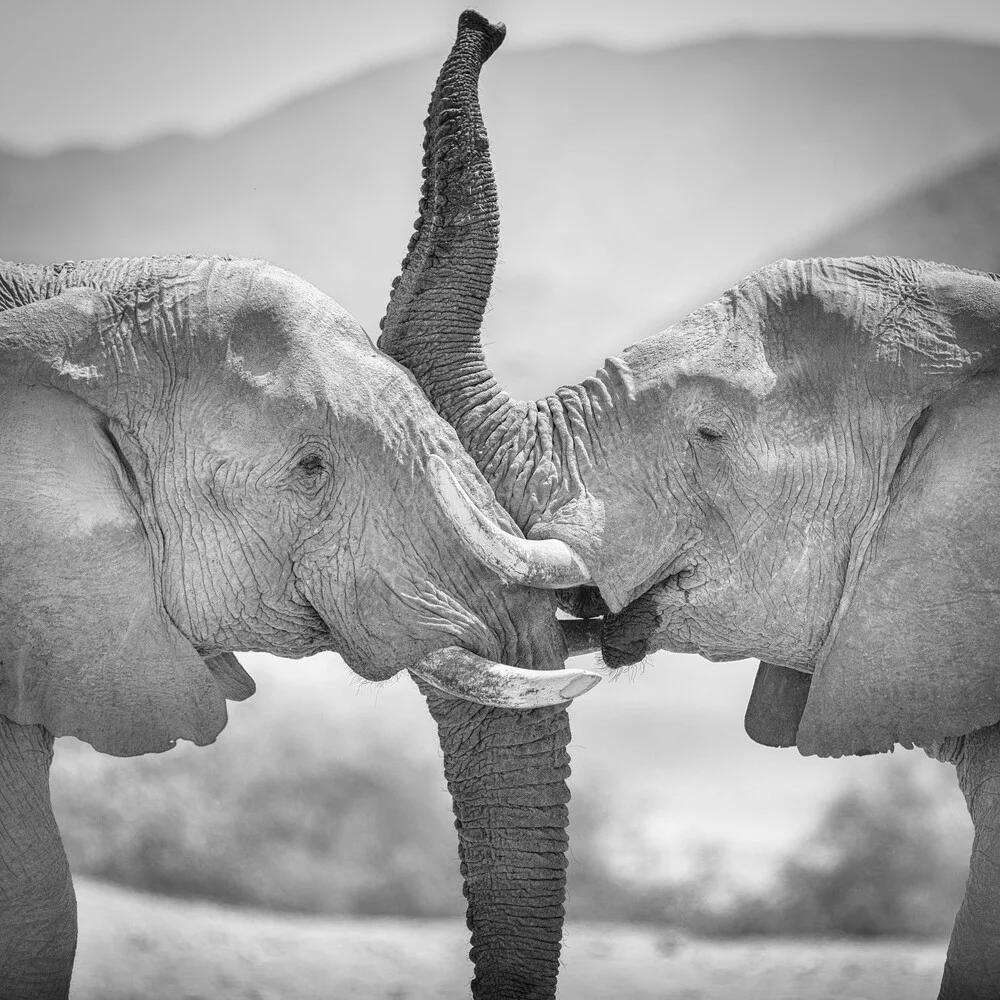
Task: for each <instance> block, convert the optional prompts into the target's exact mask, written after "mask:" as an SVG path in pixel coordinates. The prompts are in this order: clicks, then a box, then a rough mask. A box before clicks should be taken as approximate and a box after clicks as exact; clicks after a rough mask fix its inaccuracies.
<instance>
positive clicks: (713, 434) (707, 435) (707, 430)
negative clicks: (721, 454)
mask: <svg viewBox="0 0 1000 1000" xmlns="http://www.w3.org/2000/svg"><path fill="white" fill-rule="evenodd" d="M698 437H700V438H701V439H702V441H720V440H721V439H722V438H723V437H725V435H724V434H723V433H722V431H718V430H716V429H715V428H714V427H708V426H706V425H704V424H703V425H702V426H701V427H699V428H698Z"/></svg>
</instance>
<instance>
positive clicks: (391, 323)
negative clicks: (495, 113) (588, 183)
mask: <svg viewBox="0 0 1000 1000" xmlns="http://www.w3.org/2000/svg"><path fill="white" fill-rule="evenodd" d="M504 33H505V29H504V28H503V26H502V25H492V24H490V23H489V22H488V21H487V20H486V19H485V18H483V17H481V16H480V15H479V14H477V13H475V12H474V11H468V10H467V11H465V13H463V14H462V15H461V17H460V18H459V22H458V36H457V38H456V40H455V45H454V47H453V48H452V50H451V53H450V55H449V56H448V59H447V60H446V61H445V64H444V66H443V67H442V69H441V73H440V75H439V77H438V81H437V86H436V87H435V89H434V94H433V97H432V98H431V103H430V107H429V109H428V114H427V119H426V121H425V123H424V125H425V129H426V131H425V137H424V160H423V167H424V170H423V178H424V180H423V186H422V188H421V192H420V209H419V211H420V215H419V218H418V219H417V221H416V223H415V226H414V228H415V232H414V234H413V237H412V238H411V240H410V245H409V247H408V248H407V253H406V257H405V258H404V260H403V264H402V273H401V274H400V276H399V277H398V278H397V279H396V280H395V282H394V283H393V286H392V294H391V296H390V299H389V305H388V307H387V309H386V314H385V317H384V318H383V320H382V324H381V325H382V335H381V336H380V337H379V341H378V345H379V347H380V348H381V349H382V350H383V351H385V352H386V353H387V354H389V355H390V356H391V357H393V358H395V359H396V360H397V361H399V362H400V364H403V365H405V366H406V367H407V368H409V369H410V371H412V372H413V374H414V375H415V376H416V378H417V380H418V381H419V382H420V385H421V387H422V388H423V389H424V391H425V392H426V393H427V395H428V398H429V399H430V400H431V402H432V403H433V404H434V406H435V407H436V408H437V410H438V412H439V413H441V414H442V415H443V416H444V417H445V419H446V420H448V422H449V423H451V424H452V425H453V426H454V427H455V428H456V429H457V430H458V432H459V437H460V438H461V439H462V442H463V444H464V445H465V447H466V448H467V449H468V450H469V451H470V453H471V454H472V456H473V458H475V459H476V461H477V463H480V464H481V460H482V458H483V455H484V453H485V451H486V450H487V449H488V440H489V437H490V435H491V434H492V433H493V432H494V431H495V430H496V429H497V428H498V427H500V426H501V425H502V424H503V423H504V418H505V416H506V415H507V414H508V411H509V410H510V401H509V399H508V397H507V394H506V393H505V392H503V390H501V389H500V387H499V385H498V384H497V382H496V380H495V379H494V378H493V375H492V374H491V372H490V370H489V368H488V367H487V365H486V361H485V358H484V356H483V351H482V347H481V346H480V343H479V328H480V326H481V324H482V321H483V314H484V313H485V311H486V304H487V301H488V299H489V294H490V287H491V285H492V282H493V270H494V268H495V267H496V260H497V250H498V246H499V210H498V208H497V192H496V184H495V183H494V180H493V168H492V165H491V163H490V155H489V141H488V139H487V137H486V129H485V127H484V126H483V120H482V115H481V113H480V110H479V96H478V89H477V88H478V82H479V71H480V69H481V68H482V65H483V63H484V62H485V61H486V60H487V59H488V58H489V57H490V56H491V55H492V54H493V52H495V51H496V49H497V47H498V46H499V45H500V43H501V42H502V41H503V38H504ZM473 411H475V417H474V418H473V416H472V412H473ZM484 418H486V419H484Z"/></svg>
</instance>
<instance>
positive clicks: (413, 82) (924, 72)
mask: <svg viewBox="0 0 1000 1000" xmlns="http://www.w3.org/2000/svg"><path fill="white" fill-rule="evenodd" d="M511 30H516V26H514V25H512V26H511ZM443 56H444V52H443V51H442V52H441V53H439V55H438V56H436V57H434V58H425V59H420V60H415V61H412V62H407V63H404V64H399V65H395V66H392V67H388V68H385V69H382V70H379V71H378V72H373V73H370V74H367V75H365V76H362V77H359V78H357V79H355V80H352V81H349V82H346V83H341V84H339V85H337V86H333V87H330V88H328V89H326V90H323V91H321V92H318V93H316V94H314V95H312V96H311V97H307V98H304V99H301V100H298V101H296V102H294V103H291V104H289V105H287V106H286V107H284V108H281V109H279V110H278V111H275V112H274V113H272V114H269V115H267V116H265V117H263V118H261V119H259V120H257V121H255V122H253V123H250V124H249V125H246V126H244V127H242V128H240V129H237V130H235V131H233V132H230V133H228V134H225V135H222V136H219V137H216V138H211V139H194V138H188V137H176V136H173V137H165V138H163V139H160V140H157V141H155V142H150V143H145V144H142V145H140V146H137V147H135V148H133V149H130V150H127V151H125V152H119V153H103V152H96V151H72V152H66V153H62V154H58V155H54V156H49V157H45V158H38V159H36V158H32V157H22V156H17V155H13V154H5V155H0V219H2V221H3V242H2V244H0V255H2V256H5V257H8V258H14V259H27V260H37V261H43V260H58V259H65V258H85V257H94V256H101V255H108V254H146V253H172V252H181V251H189V250H190V251H202V252H219V253H233V254H238V255H245V256H262V257H267V258H269V259H271V260H273V261H275V262H276V263H278V264H281V265H283V266H285V267H287V268H289V269H291V270H293V271H296V272H299V273H300V274H302V275H304V276H305V277H307V278H308V279H310V280H311V281H313V282H315V283H316V284H317V285H319V286H320V287H321V288H323V289H324V290H326V291H328V292H329V293H330V294H332V295H333V296H334V297H335V298H337V299H338V300H339V301H341V302H342V303H343V304H344V305H345V306H347V307H348V308H349V309H351V311H352V312H354V313H355V314H356V315H357V317H358V318H359V319H360V320H361V322H362V323H363V324H364V325H365V326H366V328H367V329H368V330H369V333H371V334H373V335H374V333H375V332H376V329H377V322H378V319H379V317H380V315H381V313H382V310H383V308H384V305H385V301H386V297H387V294H388V288H389V283H390V281H391V279H392V278H393V276H394V275H395V274H396V272H397V268H398V265H399V260H400V258H401V256H402V253H403V250H404V247H405V245H406V241H407V238H408V235H409V232H410V227H411V225H412V221H413V217H414V214H415V211H416V202H417V192H418V186H419V177H420V140H421V128H422V124H421V123H422V120H423V116H424V113H425V110H426V103H427V97H428V95H429V93H430V90H431V88H432V86H433V83H434V79H435V76H436V73H437V70H438V67H439V65H440V61H441V59H442V58H443ZM998 93H1000V50H997V49H994V48H988V47H980V46H975V45H968V44H964V43H959V42H947V41H889V40H880V41H860V40H846V39H845V40H825V41H824V40H808V39H788V40H767V39H733V40H728V41H723V42H718V43H714V44H700V45H691V46H687V47H684V48H678V49H670V50H665V51H659V52H654V53H648V54H635V53H612V52H609V51H605V50H603V49H599V48H591V47H583V46H570V47H565V48H560V49H557V50H549V51H537V52H531V53H516V52H508V51H506V50H503V49H501V51H500V52H499V53H498V54H497V56H496V57H495V58H494V60H493V61H491V63H490V65H489V66H488V67H487V68H486V70H485V74H484V81H483V104H484V112H485V116H486V121H487V126H488V128H489V130H490V134H491V137H492V141H493V149H494V156H495V165H496V169H497V175H498V180H499V185H500V196H501V213H502V234H503V246H502V256H503V260H502V264H501V267H500V270H499V272H498V280H497V283H496V287H495V294H494V297H493V304H492V310H491V313H490V315H489V317H488V320H487V327H486V338H487V340H488V341H491V342H492V343H491V346H490V347H489V355H490V359H491V360H492V361H493V363H494V364H495V366H496V368H497V369H498V372H499V374H500V376H501V378H502V379H503V380H504V381H505V382H507V383H508V385H509V386H510V387H511V389H512V390H513V391H514V392H515V393H517V394H518V395H534V394H537V393H540V392H544V391H546V390H548V389H551V388H552V387H553V386H554V385H555V384H556V383H557V382H559V381H565V380H569V379H575V378H578V377H580V376H583V375H585V374H588V373H589V372H591V371H592V370H593V369H594V367H595V366H596V365H598V364H600V362H601V361H602V359H603V357H604V355H605V354H608V353H613V352H616V351H618V350H620V349H621V348H622V347H623V346H624V345H625V344H627V343H629V342H631V341H633V340H635V339H637V338H638V337H640V336H643V335H645V334H648V333H650V332H653V331H654V330H655V329H657V328H658V327H659V326H661V325H662V322H663V320H664V319H665V318H670V317H672V316H676V315H677V314H678V313H679V312H680V311H681V310H682V309H683V308H685V307H687V306H688V305H689V304H690V303H691V301H692V300H694V299H700V298H702V297H710V296H713V295H715V294H717V293H718V292H719V291H720V290H721V289H723V288H725V287H726V286H727V285H729V284H730V283H732V281H734V280H735V279H737V278H738V277H740V276H741V275H742V274H745V273H746V272H747V271H749V270H751V269H752V268H753V267H755V266H757V265H758V264H761V263H764V262H766V261H768V260H771V259H774V258H775V257H779V256H787V255H789V254H792V253H795V252H797V250H798V249H799V248H801V247H803V246H808V245H809V244H810V241H812V240H814V239H815V236H816V234H817V233H822V232H827V231H834V230H837V229H838V227H841V226H843V225H844V224H845V222H846V221H847V220H850V219H854V218H858V217H860V216H861V215H862V214H863V213H865V212H867V211H869V210H873V209H875V208H877V207H879V206H881V205H882V204H883V203H884V202H886V201H887V200H888V199H891V198H894V197H897V196H898V195H899V194H900V193H901V192H905V191H910V190H913V189H915V188H917V187H919V186H920V185H921V184H923V183H926V182H928V181H929V180H930V179H932V178H937V177H940V176H942V175H944V174H946V173H948V172H949V171H952V170H954V169H956V168H958V167H960V166H962V165H964V164H966V163H968V162H969V161H970V160H971V159H973V158H975V157H978V156H981V155H983V154H984V152H985V151H986V150H988V149H990V148H992V147H994V146H995V145H996V144H997V143H998V142H1000V101H997V100H996V95H997V94H998Z"/></svg>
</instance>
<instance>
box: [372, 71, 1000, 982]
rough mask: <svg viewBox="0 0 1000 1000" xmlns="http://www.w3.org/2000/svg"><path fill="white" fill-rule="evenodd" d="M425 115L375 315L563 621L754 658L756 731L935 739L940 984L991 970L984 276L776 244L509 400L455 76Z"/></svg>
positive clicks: (998, 324)
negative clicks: (712, 287)
mask: <svg viewBox="0 0 1000 1000" xmlns="http://www.w3.org/2000/svg"><path fill="white" fill-rule="evenodd" d="M432 111H433V108H432ZM426 127H427V134H426V141H425V149H426V151H427V155H426V158H425V166H426V170H425V182H424V190H423V197H422V199H421V206H420V218H419V220H418V223H417V232H416V234H415V236H414V240H413V242H412V244H411V248H410V255H409V258H408V260H413V259H417V260H422V261H425V262H433V267H432V266H430V264H427V265H426V266H425V267H424V268H423V269H422V270H419V271H413V272H411V274H412V275H414V276H415V277H411V279H410V287H408V288H406V289H405V291H406V297H405V298H404V299H403V300H402V301H400V300H399V297H398V294H397V298H395V299H394V300H393V301H392V302H391V303H390V308H389V311H388V313H387V316H386V322H385V324H384V327H383V330H382V334H381V336H380V338H379V342H378V343H379V346H380V348H381V349H382V350H384V351H385V352H386V353H388V354H389V355H390V356H392V357H394V358H395V359H396V360H398V361H400V362H401V363H402V364H404V365H406V366H407V367H408V368H409V369H410V370H411V371H412V372H413V373H414V375H415V377H416V378H417V380H418V382H419V383H420V385H421V386H422V387H423V388H424V390H425V391H426V393H427V395H428V397H429V398H430V400H431V401H432V402H433V404H434V406H435V408H436V409H437V410H438V412H439V413H440V414H442V416H444V417H445V418H446V419H447V420H448V422H449V423H451V424H452V425H453V426H454V427H455V429H456V431H457V433H458V435H459V438H460V439H461V441H462V444H463V445H464V447H465V448H466V450H467V451H468V452H469V454H470V455H471V456H472V457H473V458H474V459H475V461H476V463H477V464H478V466H479V468H480V470H481V471H482V472H483V474H484V476H485V477H486V479H487V481H488V482H489V483H490V485H491V487H492V488H493V490H494V492H495V494H496V496H497V498H498V499H499V500H500V502H501V503H502V505H503V506H504V507H505V508H506V510H507V511H508V512H509V513H510V514H511V516H512V517H513V518H514V520H515V522H516V523H517V525H518V527H519V528H520V529H521V530H522V531H523V532H524V534H525V536H526V537H527V538H529V539H533V540H558V541H562V542H564V543H565V544H566V545H567V546H569V547H570V549H571V550H572V551H573V552H574V553H575V554H576V557H577V562H578V565H579V567H580V573H579V575H578V577H577V579H576V580H575V581H573V584H572V586H570V585H567V586H566V587H564V588H562V589H560V590H559V591H558V593H557V596H558V601H559V603H560V605H561V607H562V608H563V610H564V611H566V612H568V613H569V614H571V615H575V616H577V617H578V618H579V619H580V621H581V624H580V632H579V633H578V635H579V637H580V638H581V642H580V644H579V646H578V648H579V649H581V650H582V649H585V648H587V646H588V642H590V643H592V644H593V646H594V647H596V648H599V649H600V650H601V655H602V657H603V660H604V662H605V663H606V664H607V665H608V666H611V667H620V666H623V665H625V664H630V663H634V662H637V661H638V660H640V659H642V657H644V656H645V655H646V654H647V653H649V652H651V651H653V650H656V649H668V650H673V651H678V652H692V653H700V654H701V655H702V656H704V657H706V658H708V659H710V660H717V661H719V660H722V661H724V660H737V659H744V658H747V657H752V658H756V659H758V660H759V661H760V666H759V669H758V673H757V677H756V681H755V684H754V688H753V691H752V694H751V696H750V700H749V704H748V708H747V713H746V720H745V726H746V730H747V732H748V733H749V735H750V736H751V737H752V738H753V739H754V740H756V741H757V742H760V743H763V744H766V745H771V746H776V747H788V746H797V747H798V749H799V751H800V752H801V753H803V754H806V755H819V756H843V755H850V754H867V753H877V752H884V751H890V750H892V749H893V748H894V747H895V746H897V745H898V746H902V747H905V748H913V747H915V746H917V747H921V748H923V749H924V750H926V752H927V753H929V754H930V755H931V756H934V757H936V758H938V759H940V760H944V761H950V762H952V763H955V764H956V765H957V774H958V780H959V783H960V785H961V788H962V790H963V792H964V794H965V797H966V800H967V803H968V807H969V811H970V814H971V816H972V819H973V823H974V826H975V845H974V848H973V853H972V859H971V863H970V877H969V882H968V886H967V892H966V896H965V899H964V902H963V903H962V906H961V908H960V911H959V914H958V916H957V919H956V923H955V928H954V932H953V936H952V939H951V943H950V946H949V950H948V957H947V960H946V966H945V970H944V976H943V979H942V985H941V993H940V995H941V997H946V998H959V997H961V998H970V997H995V996H997V995H1000V881H998V878H997V874H996V873H997V871H998V870H1000V834H998V832H997V831H998V829H1000V724H998V720H1000V669H998V666H997V652H998V650H1000V624H998V622H1000V597H998V594H1000V568H998V567H1000V533H998V531H997V527H996V526H997V523H998V519H1000V436H998V435H997V433H996V427H997V426H998V420H1000V277H998V276H997V275H993V274H987V273H983V272H976V271H971V270H965V269H961V268H958V267H953V266H949V265H946V264H936V263H930V262H924V261H915V260H907V259H902V258H870V257H860V258H849V259H835V260H833V259H822V260H783V261H779V262H777V263H775V264H772V265H769V266H767V267H764V268H762V269H760V270H758V271H756V272H754V273H753V274H751V275H749V276H748V277H746V278H745V279H743V280H742V281H740V282H739V283H738V284H737V285H735V286H734V287H732V288H730V289H729V290H728V291H726V292H724V293H723V294H722V295H721V297H720V298H718V299H717V300H716V301H714V302H710V303H708V304H706V305H704V306H703V307H701V308H699V309H697V310H695V311H694V312H693V313H691V314H690V315H688V316H687V317H685V318H684V319H682V320H680V321H679V322H678V323H676V324H675V325H673V326H671V327H670V328H669V329H667V330H666V331H664V332H662V333H659V334H657V335H654V336H652V337H649V338H648V339H645V340H642V341H640V342H639V343H637V344H635V345H633V346H631V347H629V348H627V349H626V350H625V351H623V352H622V353H621V354H620V356H618V357H613V358H610V359H608V360H607V361H606V362H605V364H604V366H603V368H602V369H601V370H600V371H598V372H597V373H596V375H595V376H594V377H592V378H588V379H586V380H584V381H583V382H582V383H580V384H578V385H568V386H562V387H560V388H558V389H556V390H555V391H554V392H553V393H552V394H551V395H549V396H547V397H545V398H544V399H539V400H536V401H533V402H525V401H519V400H515V399H512V398H511V397H510V396H509V394H508V393H507V392H506V391H505V390H504V389H503V388H502V387H501V386H500V385H499V383H498V382H497V380H496V378H495V377H494V376H493V374H492V372H491V371H490V369H489V366H488V365H487V363H486V359H485V356H484V353H483V350H482V345H481V343H480V332H479V331H480V325H481V321H482V316H483V312H484V309H485V306H486V302H487V298H488V295H489V291H490V286H491V282H492V276H493V267H494V263H495V259H496V248H497V241H498V225H499V223H498V212H497V194H496V187H495V181H494V178H493V173H492V167H491V164H490V161H489V145H488V141H487V137H486V133H485V128H484V126H483V122H482V116H481V111H480V108H479V103H478V95H477V92H476V87H475V78H474V77H471V76H470V83H469V86H468V88H467V89H466V90H465V91H464V92H463V94H462V95H461V102H460V103H456V102H453V103H452V104H451V105H449V106H448V107H447V108H446V109H442V110H441V111H440V112H439V113H438V114H437V115H435V114H434V113H432V114H431V115H430V117H429V118H428V120H427V123H426ZM404 284H405V282H401V284H400V289H403V287H404ZM397 291H398V290H397ZM442 316H447V317H448V320H449V322H448V323H447V324H444V323H442V322H441V321H440V317H442ZM466 527H467V528H468V535H467V540H468V544H470V545H477V544H481V543H480V542H479V541H477V539H476V535H477V533H478V532H479V531H480V530H481V527H482V526H481V525H479V524H477V523H469V524H468V525H466ZM588 630H589V631H588Z"/></svg>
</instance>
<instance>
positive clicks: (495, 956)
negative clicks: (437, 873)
mask: <svg viewBox="0 0 1000 1000" xmlns="http://www.w3.org/2000/svg"><path fill="white" fill-rule="evenodd" d="M420 686H421V690H422V691H423V693H424V696H425V697H426V698H427V704H428V706H429V708H430V710H431V714H432V715H433V716H434V719H435V721H436V722H437V725H438V734H439V736H440V739H441V749H442V751H443V753H444V768H445V777H446V778H447V781H448V789H449V791H450V792H451V795H452V800H453V803H454V808H455V827H456V829H457V830H458V834H459V857H460V859H461V870H462V877H463V879H464V882H465V896H466V899H467V900H468V904H469V905H468V911H467V916H466V919H467V922H468V925H469V930H470V931H471V932H472V950H471V951H470V953H469V954H470V957H471V959H472V961H473V963H474V965H475V979H474V980H473V983H472V994H473V996H474V997H476V998H481V1000H486V998H490V1000H499V998H505V1000H513V998H517V1000H542V998H546V997H554V996H555V991H556V977H557V975H558V971H559V948H560V939H561V936H562V924H563V901H564V899H565V885H566V849H567V846H568V841H567V836H566V824H567V808H566V803H567V802H568V801H569V790H568V788H567V786H566V778H567V777H568V775H569V754H568V752H567V750H566V746H567V744H568V742H569V736H570V731H569V718H568V716H567V714H566V710H565V709H564V708H559V707H553V708H538V709H532V710H531V711H527V712H517V711H511V710H508V709H497V708H484V707H482V706H481V705H474V704H472V703H470V702H465V701H457V700H455V699H451V698H448V697H445V696H443V695H441V694H439V693H438V692H436V691H434V690H433V689H432V688H429V687H427V686H426V685H424V684H421V685H420Z"/></svg>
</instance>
